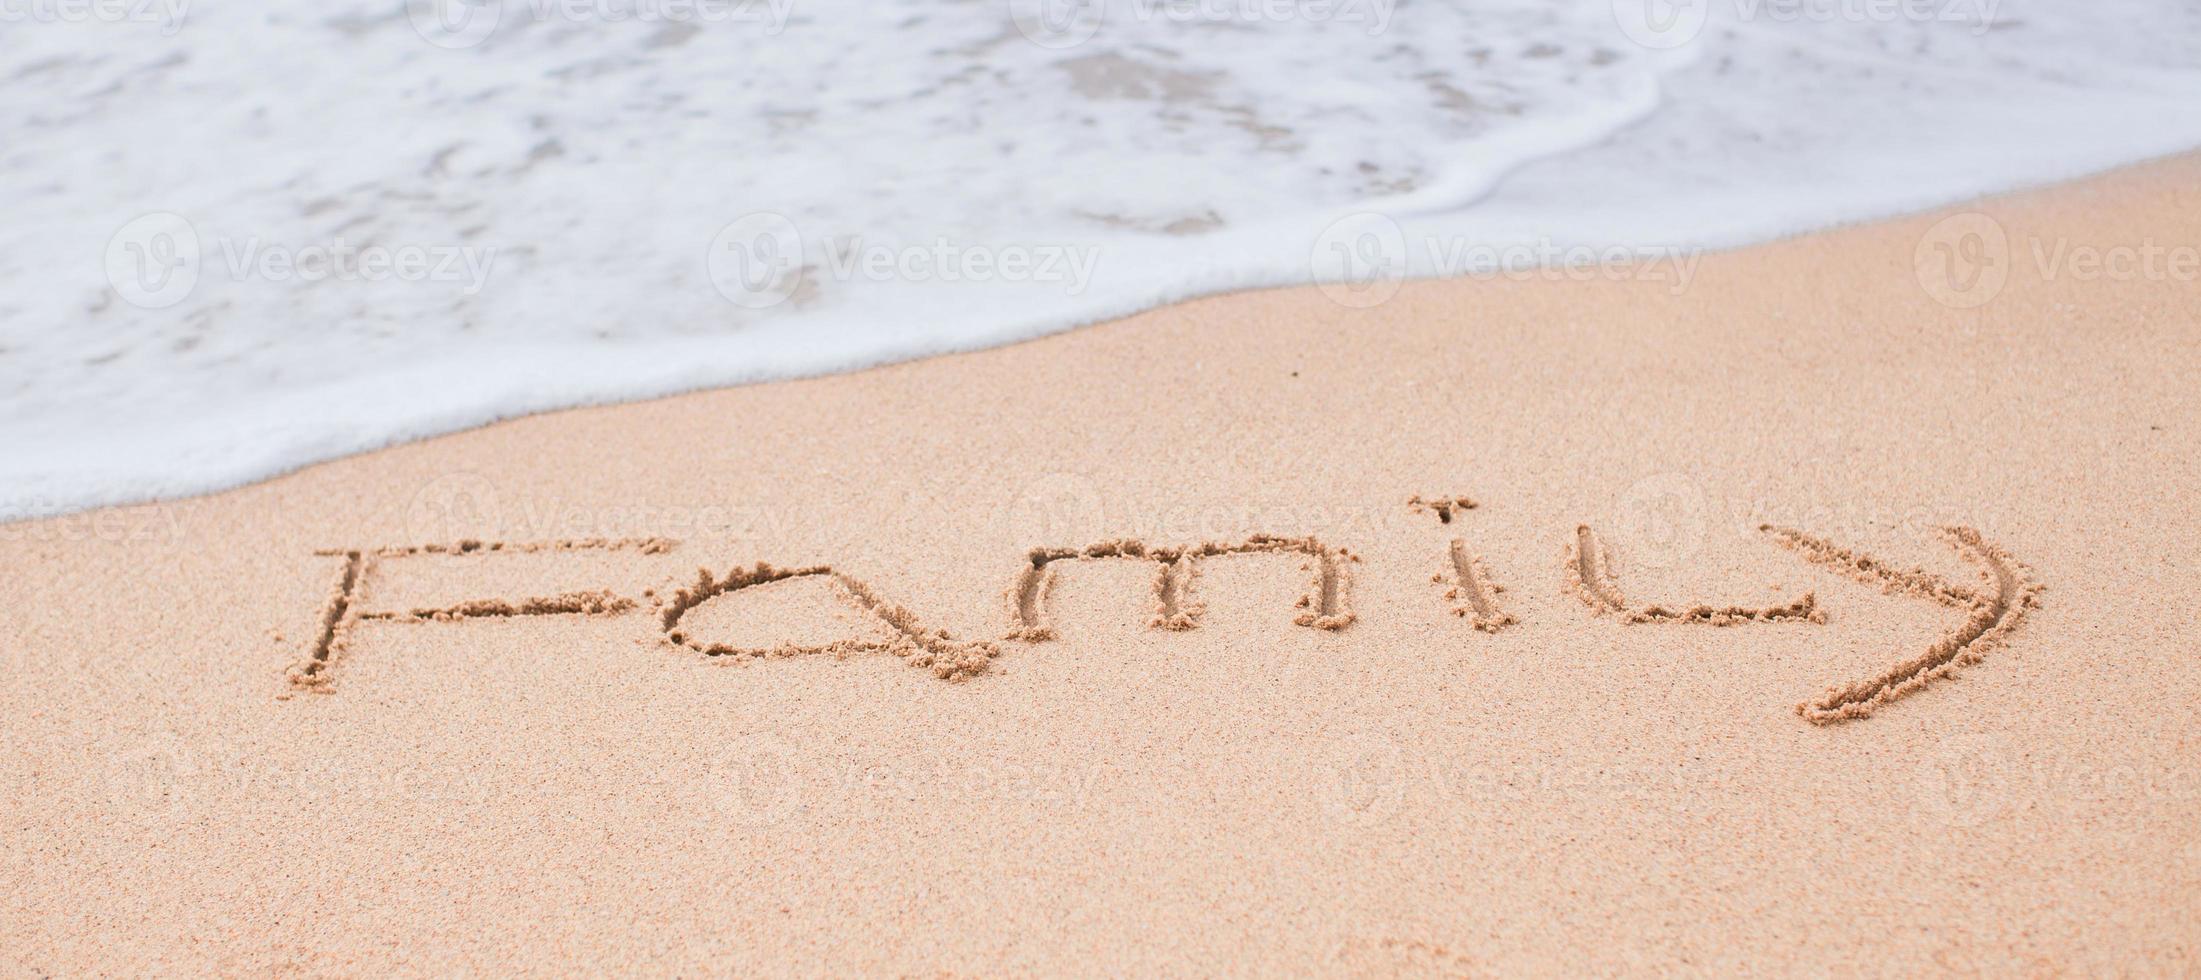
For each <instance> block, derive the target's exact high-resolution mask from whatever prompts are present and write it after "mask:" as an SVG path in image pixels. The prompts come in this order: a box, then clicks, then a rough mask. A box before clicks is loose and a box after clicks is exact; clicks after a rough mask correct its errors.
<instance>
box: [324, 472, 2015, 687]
mask: <svg viewBox="0 0 2201 980" xmlns="http://www.w3.org/2000/svg"><path fill="white" fill-rule="evenodd" d="M1408 505H1409V506H1410V507H1411V508H1413V509H1414V510H1415V511H1416V512H1417V513H1429V514H1433V515H1435V516H1436V517H1437V519H1438V521H1439V522H1440V523H1442V524H1447V525H1449V524H1451V523H1453V521H1454V519H1455V517H1456V516H1458V515H1460V514H1462V513H1464V512H1466V511H1468V510H1472V509H1474V508H1475V506H1476V504H1475V502H1474V501H1472V500H1469V499H1467V498H1465V497H1452V498H1443V499H1439V500H1424V499H1423V498H1421V497H1415V498H1413V499H1412V500H1410V501H1409V502H1408ZM1760 530H1762V531H1764V532H1765V533H1766V534H1767V535H1768V536H1770V537H1771V538H1772V540H1773V541H1774V542H1775V543H1777V544H1779V545H1781V546H1782V547H1784V548H1787V549H1788V550H1790V551H1792V552H1794V553H1796V554H1797V555H1799V556H1801V557H1802V558H1803V559H1804V560H1806V561H1808V562H1811V563H1812V564H1815V565H1819V566H1822V567H1826V568H1829V569H1832V570H1834V571H1836V572H1839V573H1841V574H1843V575H1846V576H1848V577H1851V578H1854V579H1856V580H1858V581H1862V582H1865V583H1867V584H1871V585H1875V586H1879V587H1880V588H1881V589H1882V590H1883V591H1885V592H1886V593H1888V594H1890V595H1909V596H1915V597H1918V598H1922V599H1926V600H1928V601H1931V602H1935V603H1938V604H1940V605H1944V606H1949V607H1951V608H1955V609H1961V610H1964V611H1965V612H1966V613H1967V616H1966V619H1965V621H1964V623H1963V624H1962V625H1961V626H1960V627H1958V628H1957V629H1955V630H1953V631H1951V632H1950V633H1949V634H1947V635H1946V636H1944V637H1942V639H1941V640H1939V641H1938V642H1936V643H1934V644H1933V645H1931V646H1930V647H1928V648H1927V649H1926V650H1925V651H1924V652H1923V653H1920V654H1917V655H1915V656H1912V657H1909V658H1906V659H1904V660H1901V661H1900V662H1898V663H1896V664H1895V665H1894V666H1893V667H1890V668H1889V669H1888V670H1886V671H1884V672H1882V673H1880V674H1877V675H1874V676H1872V677H1869V678H1866V679H1863V680H1860V681H1856V682H1854V683H1850V684H1846V685H1841V686H1838V687H1834V688H1830V689H1829V690H1827V691H1826V692H1825V693H1824V694H1822V695H1821V696H1820V697H1818V698H1815V699H1812V700H1810V701H1806V702H1804V703H1803V704H1800V705H1798V706H1797V712H1798V714H1800V715H1802V716H1803V717H1804V718H1805V719H1806V720H1808V721H1810V722H1812V723H1813V724H1819V725H1826V724H1835V723H1839V722H1844V721H1852V720H1856V719H1861V718H1865V717H1869V716H1870V715H1872V714H1873V713H1874V712H1875V711H1877V710H1879V709H1880V708H1882V707H1884V706H1886V705H1887V704H1889V703H1890V702H1893V701H1896V700H1898V699H1900V698H1903V697H1905V696H1907V695H1909V694H1911V693H1913V692H1915V691H1918V690H1920V689H1921V688H1924V687H1925V686H1926V685H1928V684H1931V683H1933V682H1934V681H1936V680H1939V679H1942V678H1945V677H1948V676H1949V675H1951V674H1953V673H1954V672H1955V671H1956V670H1957V669H1958V668H1960V667H1964V666H1968V665H1971V664H1976V663H1978V662H1979V661H1980V660H1981V659H1982V658H1983V657H1985V656H1986V654H1987V653H1988V652H1989V651H1991V650H1993V649H1994V648H1995V647H1997V646H1999V645H2001V644H2002V643H2003V642H2004V641H2005V640H2006V639H2007V638H2008V637H2009V636H2010V634H2011V633H2012V632H2013V631H2015V630H2016V629H2017V627H2018V624H2019V623H2020V622H2021V621H2022V620H2023V619H2024V618H2025V615H2026V613H2027V611H2029V610H2031V609H2032V608H2034V607H2035V606H2036V605H2037V604H2038V596H2039V593H2040V591H2041V586H2040V585H2039V584H2037V583H2035V582H2033V581H2032V580H2031V578H2030V577H2029V575H2028V574H2027V572H2026V569H2025V566H2024V565H2023V564H2021V563H2020V562H2018V561H2017V559H2015V558H2013V557H2011V555H2010V554H2009V553H2008V552H2007V551H2004V550H2003V549H2002V548H2000V547H1998V546H1996V545H1993V544H1990V543H1988V542H1987V541H1985V540H1984V539H1982V538H1981V537H1980V535H1979V532H1977V531H1975V530H1972V529H1970V528H1963V527H1952V528H1945V529H1943V532H1942V533H1943V534H1944V536H1945V538H1946V539H1947V541H1948V543H1949V544H1950V546H1951V547H1953V548H1954V549H1956V551H1957V553H1958V554H1959V555H1961V556H1962V557H1964V558H1965V559H1966V560H1967V561H1968V562H1970V563H1971V564H1973V565H1974V566H1976V567H1977V568H1978V569H1979V580H1980V582H1979V585H1977V586H1976V587H1975V586H1967V585H1961V584H1958V583H1953V582H1949V581H1947V580H1945V579H1942V578H1940V577H1938V576H1936V575H1934V574H1932V573H1930V572H1927V571H1925V570H1923V569H1917V568H1912V569H1898V568H1895V567H1893V566H1891V565H1889V564H1887V563H1886V562H1884V561H1881V560H1879V559H1876V558H1873V557H1871V556H1869V555H1864V554H1860V553H1858V552H1855V551H1852V550H1849V549H1846V548H1842V547H1840V546H1837V545H1835V544H1833V543H1831V542H1828V541H1825V540H1823V539H1820V538H1817V537H1813V536H1811V535H1809V534H1806V533H1804V532H1802V531H1798V530H1794V529H1791V528H1783V527H1773V526H1770V525H1767V526H1763V527H1761V528H1760ZM677 547H679V543H678V542H675V541H672V540H670V539H666V538H634V539H617V540H609V539H588V540H579V541H550V542H535V543H505V542H482V541H471V540H470V541H461V542H458V543H456V544H450V545H425V546H417V547H390V548H375V549H345V550H331V551H323V552H318V554H321V555H325V556H328V557H333V558H340V559H342V562H343V565H342V569H341V571H340V572H339V574H338V577H337V581H336V584H335V586H334V587H333V588H332V589H331V590H330V592H329V597H328V600H327V603H326V604H325V605H324V607H323V609H322V613H321V617H320V623H319V627H318V632H317V635H316V637H315V640H314V642H313V644H312V646H311V647H310V649H308V651H307V653H306V656H305V657H304V659H303V660H301V661H300V662H299V663H298V664H297V665H296V666H295V667H293V668H292V670H291V673H290V679H291V682H292V684H294V685H295V686H297V687H299V688H302V689H306V690H311V691H317V692H322V693H327V692H329V691H331V690H333V684H332V681H333V675H334V672H335V669H336V667H337V665H338V663H339V662H340V661H341V660H342V659H343V657H344V655H345V654H346V653H347V652H348V651H349V650H350V648H351V645H352V642H353V633H354V631H355V629H356V628H357V626H358V624H360V623H362V622H391V623H435V622H453V621H458V620H468V619H484V618H511V617H528V616H619V615H624V614H628V613H632V612H636V611H638V610H641V609H643V608H644V607H645V605H646V606H648V607H649V608H650V609H651V610H653V611H654V618H655V620H656V623H657V627H658V631H659V636H660V640H661V641H662V642H663V643H664V644H665V645H667V646H669V647H672V648H676V649H682V650H687V651H690V652H693V653H699V654H703V655H705V656H710V657H747V658H758V659H762V658H769V657H788V656H802V655H814V654H832V655H840V656H846V655H851V654H858V653H891V654H893V655H895V656H897V657H900V658H902V659H903V660H905V661H907V662H909V663H910V664H912V665H914V666H918V667H923V668H926V669H928V670H930V671H931V672H932V673H933V674H934V675H935V676H937V677H940V678H942V679H945V680H964V679H967V678H971V677H975V676H977V675H979V674H983V673H984V672H985V671H986V669H987V667H988V665H989V664H991V662H992V661H993V660H994V658H996V657H998V656H999V655H1000V654H1001V645H1002V643H1005V642H1021V643H1031V644H1038V643H1046V642H1050V641H1053V640H1056V639H1058V638H1059V633H1058V631H1057V630H1056V628H1055V626H1054V625H1053V623H1052V617H1050V616H1049V614H1048V608H1049V606H1050V605H1051V602H1052V596H1053V591H1054V585H1055V581H1056V578H1057V574H1058V568H1059V567H1060V566H1062V565H1064V564H1065V563H1076V562H1096V561H1111V562H1133V563H1141V564H1148V565H1152V566H1153V568H1154V577H1153V580H1152V586H1151V596H1150V597H1151V599H1152V602H1153V609H1152V615H1151V617H1150V618H1149V620H1148V623H1149V625H1150V626H1152V627H1154V628H1157V629H1165V630H1190V629H1195V628H1197V627H1198V626H1199V623H1200V616H1201V614H1202V612H1203V611H1204V608H1205V607H1204V606H1203V604H1202V603H1201V602H1200V601H1199V599H1198V597H1197V595H1196V592H1195V583H1196V580H1197V578H1198V575H1199V569H1200V566H1201V563H1202V562H1203V561H1204V560H1206V559H1210V558H1215V557H1219V556H1225V555H1273V556H1279V557H1286V558H1296V559H1298V560H1299V561H1300V562H1301V569H1302V570H1303V571H1305V572H1307V573H1308V579H1307V585H1306V591H1305V592H1304V594H1302V595H1300V596H1299V598H1298V599H1297V601H1296V606H1297V609H1298V613H1297V614H1296V616H1295V617H1294V618H1293V620H1292V621H1293V623H1295V624H1296V625H1299V626H1303V627H1308V628H1311V629H1321V630H1333V631H1335V630H1343V629H1345V628H1346V627H1348V626H1350V625H1351V624H1352V623H1353V621H1354V619H1355V615H1354V613H1353V611H1352V609H1351V606H1350V601H1349V592H1350V584H1351V577H1352V573H1351V569H1352V567H1353V566H1354V565H1357V564H1359V563H1360V557H1359V556H1358V555H1356V554H1354V553H1353V552H1352V551H1351V550H1349V549H1346V548H1333V547H1331V546H1328V545H1325V544H1323V543H1322V542H1321V541H1319V540H1317V539H1315V538H1312V537H1299V538H1293V537H1278V536H1270V535H1254V536H1252V537H1249V538H1247V539H1245V540H1242V541H1235V542H1215V541H1210V542H1203V543H1199V544H1193V545H1166V546H1165V545H1150V544H1147V543H1145V542H1142V541H1136V540H1130V539H1119V540H1110V541H1102V542H1099V543H1096V544H1092V545H1087V546H1085V547H1077V548H1072V547H1044V548H1034V549H1032V550H1031V551H1030V552H1029V553H1028V556H1027V557H1028V559H1029V561H1028V563H1027V564H1026V566H1025V567H1024V568H1023V570H1022V571H1020V572H1019V573H1018V574H1017V577H1016V580H1015V581H1014V582H1013V583H1011V584H1010V586H1009V588H1008V590H1007V591H1006V593H1005V594H1004V600H1005V601H1004V605H1005V607H1006V610H1007V615H1008V618H1009V620H1010V624H1011V625H1010V628H1009V629H1008V630H1007V632H1006V633H1005V634H1004V636H1003V637H1002V638H1001V639H1000V640H986V639H964V638H958V637H955V636H953V635H951V634H950V633H948V632H947V631H945V630H941V629H935V628H931V627H927V626H925V625H923V624H922V623H921V622H920V621H919V620H918V618H917V616H916V615H915V614H914V613H912V612H911V611H910V610H908V609H906V608H904V607H902V606H901V605H899V604H897V603H895V602H893V601H891V600H890V599H888V598H887V597H885V596H884V595H882V594H881V593H880V592H879V591H878V590H877V589H876V588H874V587H872V586H871V585H869V584H867V583H865V582H862V581H860V580H858V579H856V578H855V577H853V576H851V575H849V574H847V573H846V572H844V571H841V570H839V569H836V568H834V567H832V566H830V565H810V566H802V567H791V568H783V567H776V566H773V565H771V564H767V563H763V562H759V563H757V564H755V565H753V566H735V567H734V568H732V569H730V570H728V571H726V572H724V573H713V572H712V571H711V570H709V569H708V568H704V569H698V570H697V572H696V575H695V578H694V579H693V580H692V581H691V582H688V583H687V584H684V585H680V586H677V587H670V588H659V589H647V590H644V591H643V593H642V594H641V595H640V596H622V595H617V594H614V593H613V592H611V591H609V590H591V591H580V592H566V593H561V594H558V595H549V596H525V597H518V598H487V599H477V600H472V601H467V602H461V603H456V604H452V605H445V606H435V607H421V608H413V609H405V610H368V609H366V608H364V600H365V597H366V593H367V592H368V585H369V580H370V579H371V578H372V577H373V576H374V575H375V574H376V573H378V572H379V571H380V570H381V569H382V568H383V567H384V566H385V565H388V564H391V563H393V562H396V561H399V560H402V559H405V558H411V557H417V556H425V555H441V556H447V557H467V556H487V555H493V554H515V553H519V554H532V553H558V552H596V553H606V552H621V551H627V552H633V553H635V554H640V555H662V554H667V553H669V552H671V551H673V550H674V549H675V548H677ZM1565 575H1566V580H1567V585H1568V586H1569V587H1570V588H1571V590H1572V591H1573V592H1574V594H1575V595H1577V596H1578V597H1579V598H1580V599H1581V600H1582V602H1583V603H1584V604H1585V605H1586V606H1588V607H1589V609H1590V611H1591V613H1592V614H1594V615H1598V616H1611V617H1613V618H1615V619H1617V620H1618V621H1619V622H1621V623H1625V624H1646V623H1668V624H1698V625H1708V626H1735V625H1741V624H1751V623H1783V622H1793V623H1804V624H1811V625H1818V624H1823V623H1825V622H1826V616H1825V614H1824V613H1823V612H1821V611H1820V609H1819V605H1818V599H1817V597H1816V596H1815V595H1813V594H1811V593H1806V594H1804V595H1802V596H1799V597H1797V598H1795V599H1794V600H1791V601H1789V602H1786V603H1782V604H1779V605H1773V606H1764V607H1745V606H1733V605H1714V604H1709V603H1692V604H1665V603H1638V602H1633V601H1631V600H1629V599H1628V598H1627V596H1626V595H1625V594H1624V593H1623V592H1622V590H1621V587H1620V583H1619V581H1618V580H1617V577H1616V576H1615V575H1614V573H1613V570H1612V567H1611V564H1610V561H1609V560H1608V559H1607V557H1606V556H1605V553H1604V548H1603V546H1602V545H1601V544H1600V543H1599V541H1598V538H1597V535H1596V533H1595V532H1594V531H1592V530H1591V529H1590V528H1589V526H1588V525H1582V526H1578V527H1576V528H1575V531H1574V533H1573V535H1571V536H1570V540H1569V543H1568V549H1567V556H1566V562H1565ZM798 579H813V580H816V581H819V582H822V583H823V584H825V585H826V586H827V587H828V588H829V589H830V591H831V592H832V594H833V595H834V596H835V597H836V598H837V599H838V600H839V601H841V602H843V603H845V604H846V605H847V606H848V607H850V608H851V609H853V610H855V611H857V612H858V613H860V614H862V615H863V616H865V617H868V618H870V619H873V620H876V621H877V622H879V623H881V624H883V625H884V626H885V627H887V629H886V631H885V632H884V634H882V638H870V639H853V638H852V639H843V640H837V641H833V642H831V643H825V644H814V645H794V644H781V645H778V646H772V647H753V646H752V647H744V646H737V645H733V644H728V643H723V642H717V641H713V640H710V639H707V638H705V637H702V636H700V635H698V632H697V630H696V629H695V628H694V627H693V626H692V624H691V622H690V620H689V614H690V613H691V612H693V611H695V610H696V609H697V608H699V607H701V606H703V605H705V604H706V603H709V602H712V601H713V600H716V599H718V598H721V597H724V596H728V595H731V594H733V593H736V592H740V591H742V590H745V589H752V588H756V587H758V586H764V585H769V584H772V583H778V582H789V581H794V580H798ZM1432 581H1433V582H1435V583H1436V584H1437V585H1439V586H1442V587H1444V592H1443V597H1444V599H1445V600H1446V601H1447V602H1449V603H1450V604H1451V605H1450V607H1449V608H1450V609H1451V611H1452V612H1453V613H1454V614H1455V615H1457V616H1459V617H1461V618H1463V619H1466V620H1468V621H1469V622H1470V623H1471V624H1472V625H1473V627H1474V628H1475V629H1477V630H1481V631H1484V632H1490V633H1496V632H1499V631H1501V630H1504V629H1506V628H1507V627H1509V626H1513V625H1515V624H1516V623H1518V622H1519V620H1517V619H1516V618H1515V617H1514V616H1513V615H1512V614H1511V613H1509V612H1507V611H1506V610H1505V608H1504V607H1503V604H1502V602H1501V596H1502V594H1503V593H1504V591H1505V589H1504V588H1503V587H1502V586H1499V585H1498V584H1496V582H1495V581H1494V580H1493V578H1492V576H1491V574H1490V571H1489V570H1488V569H1487V568H1485V567H1484V565H1483V562H1482V560H1481V559H1480V558H1478V557H1476V556H1475V554H1474V553H1473V551H1472V550H1471V549H1470V547H1469V545H1468V542H1467V540H1466V539H1464V538H1453V539H1451V540H1450V541H1449V542H1447V545H1446V549H1445V552H1444V558H1443V561H1442V563H1441V567H1440V570H1439V571H1438V573H1437V574H1436V575H1435V576H1433V578H1432Z"/></svg>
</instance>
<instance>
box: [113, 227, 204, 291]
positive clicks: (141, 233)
mask: <svg viewBox="0 0 2201 980" xmlns="http://www.w3.org/2000/svg"><path fill="white" fill-rule="evenodd" d="M105 265H106V267H107V282H108V284H109V285H111V286H113V287H114V290H115V295H117V296H120V297H122V299H123V301H124V302H126V303H129V304H130V305H132V306H138V307H143V308H145V309H149V310H158V309H166V308H168V307H171V306H174V305H176V304H177V303H181V302H183V301H184V300H186V299H189V298H190V296H191V290H193V289H194V288H196V287H197V286H198V284H199V233H198V230H197V229H195V228H193V227H192V226H191V222H190V221H188V220H185V219H184V217H183V216H182V215H179V214H172V213H169V212H167V211H158V212H155V213H153V214H148V215H143V216H141V217H139V218H137V219H135V220H132V221H131V222H130V223H129V224H126V225H123V226H122V228H121V229H120V230H118V231H116V232H115V235H114V237H113V238H110V239H108V240H107V251H106V255H105Z"/></svg>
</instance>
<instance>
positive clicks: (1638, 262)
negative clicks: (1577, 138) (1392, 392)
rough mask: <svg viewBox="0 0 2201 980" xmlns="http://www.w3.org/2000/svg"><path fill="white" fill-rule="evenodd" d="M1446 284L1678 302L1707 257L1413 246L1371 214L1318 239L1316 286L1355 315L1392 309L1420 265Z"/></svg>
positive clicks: (1538, 245) (1692, 251) (1670, 249)
mask: <svg viewBox="0 0 2201 980" xmlns="http://www.w3.org/2000/svg"><path fill="white" fill-rule="evenodd" d="M1417 246H1418V248H1419V250H1420V252H1421V253H1422V254H1421V255H1420V259H1421V262H1420V263H1419V264H1420V265H1421V267H1423V268H1426V269H1428V270H1429V271H1430V274H1432V275H1435V276H1438V277H1441V278H1446V279H1504V280H1509V281H1513V282H1527V281H1530V280H1548V281H1555V282H1595V281H1607V282H1653V283H1664V284H1665V285H1666V291H1667V292H1668V293H1669V294H1671V295H1675V296H1679V295H1681V294H1682V293H1684V292H1687V291H1688V289H1689V285H1690V283H1692V282H1693V281H1695V279H1696V271H1697V262H1698V260H1699V259H1700V258H1702V250H1701V249H1697V248H1692V247H1688V246H1683V245H1671V244H1615V245H1602V246H1600V245H1581V244H1560V243H1558V242H1554V241H1552V240H1550V239H1539V240H1536V241H1520V242H1482V241H1476V240H1473V239H1470V238H1466V237H1463V236H1458V235H1423V236H1417V237H1416V238H1414V239H1412V240H1409V239H1408V237H1407V236H1406V234H1405V231H1404V230H1403V229H1402V228H1401V227H1400V225H1399V223H1398V222H1397V221H1395V220H1393V219H1392V218H1390V217H1389V216H1388V215H1384V214H1380V213H1377V212H1373V211H1364V212H1361V213H1359V214H1352V215H1347V216H1346V217H1343V218H1340V219H1338V220H1337V221H1334V222H1332V223H1331V224H1330V225H1329V226H1328V227H1326V228H1324V229H1323V230H1322V233H1321V234H1320V235H1318V236H1316V238H1315V242H1314V246H1313V248H1312V249H1311V250H1310V252H1309V254H1308V266H1309V270H1308V271H1309V272H1310V278H1312V279H1313V280H1314V282H1315V284H1316V287H1317V288H1319V289H1320V290H1321V291H1322V294H1323V295H1325V296H1328V297H1329V298H1330V299H1331V301H1333V302H1335V303H1337V304H1339V305H1341V306H1346V307H1351V308H1353V309H1367V308H1369V307H1372V306H1380V305H1382V304H1383V303H1386V302H1389V301H1390V299H1391V297H1392V296H1394V295H1396V294H1397V293H1398V291H1399V287H1400V283H1401V282H1403V281H1404V280H1405V278H1406V275H1407V271H1408V269H1409V268H1411V267H1414V266H1415V265H1416V262H1415V258H1416V256H1415V254H1414V253H1415V251H1416V247H1417Z"/></svg>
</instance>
